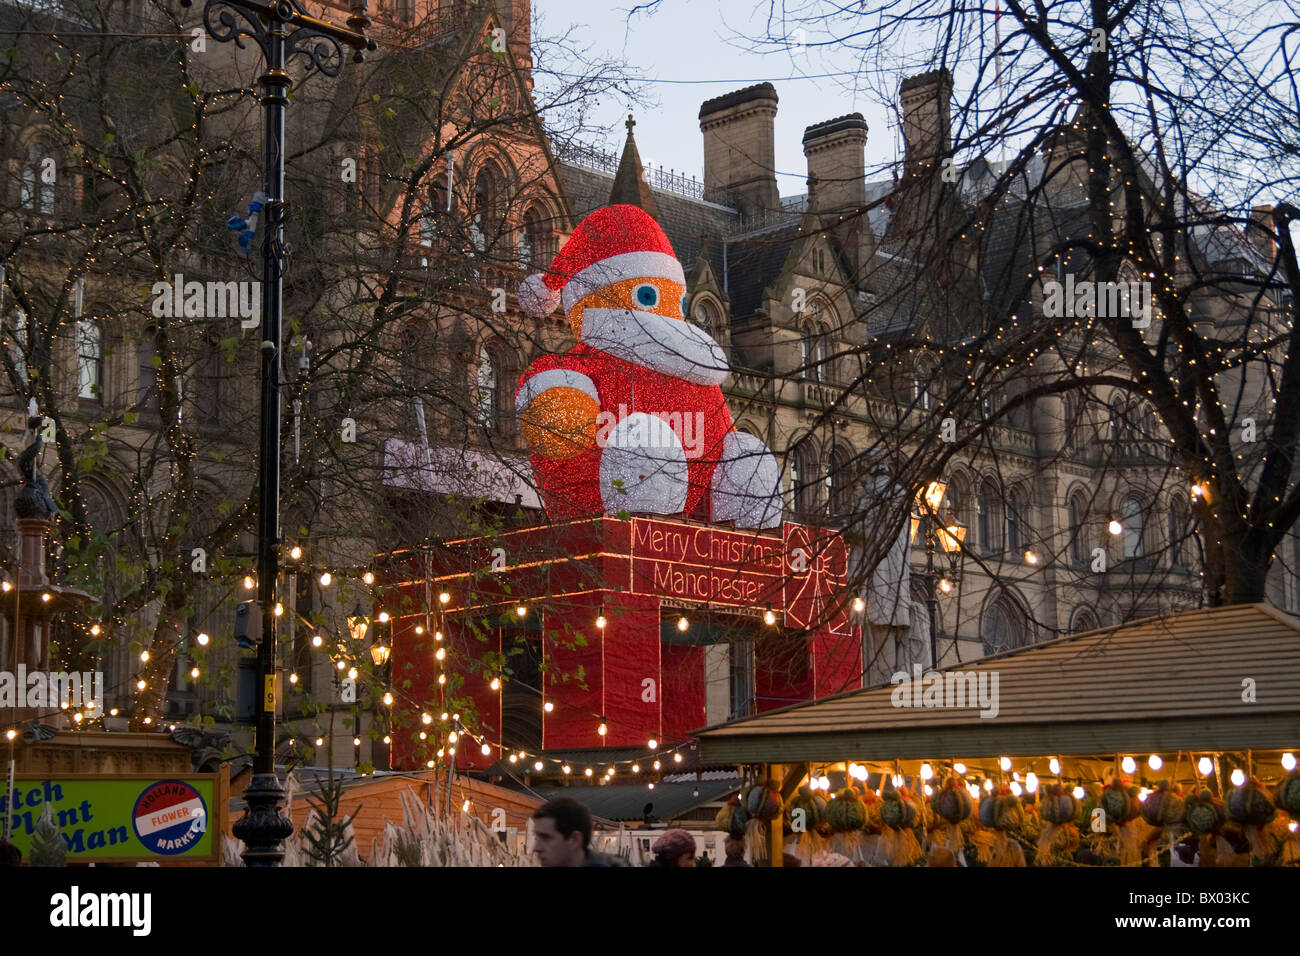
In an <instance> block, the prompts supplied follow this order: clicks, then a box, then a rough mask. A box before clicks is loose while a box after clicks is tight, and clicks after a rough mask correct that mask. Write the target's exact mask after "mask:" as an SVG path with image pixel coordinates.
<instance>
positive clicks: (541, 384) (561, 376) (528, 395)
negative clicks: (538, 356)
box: [515, 368, 600, 412]
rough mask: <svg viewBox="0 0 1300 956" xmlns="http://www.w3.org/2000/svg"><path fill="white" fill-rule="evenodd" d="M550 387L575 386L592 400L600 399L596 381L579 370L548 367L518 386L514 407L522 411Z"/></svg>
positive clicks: (597, 400)
mask: <svg viewBox="0 0 1300 956" xmlns="http://www.w3.org/2000/svg"><path fill="white" fill-rule="evenodd" d="M552 388H576V389H577V390H578V391H580V392H585V393H586V394H587V395H590V396H591V398H592V401H595V402H599V401H600V396H599V395H598V394H596V383H595V382H593V381H592V380H591V379H589V378H588V377H587V376H585V375H583V374H582V373H581V372H575V371H573V370H572V369H567V368H548V369H547V370H546V371H544V372H538V373H537V374H536V375H534V376H533V377H532V378H530V379H528V380H527V381H525V382H524V384H522V385H520V386H519V391H518V392H516V393H515V408H516V409H518V410H519V411H521V412H522V411H523V410H524V409H525V408H527V407H528V404H529V403H530V402H531V401H532V400H533V399H534V398H536V397H537V396H538V395H540V394H542V392H545V391H549V390H550V389H552Z"/></svg>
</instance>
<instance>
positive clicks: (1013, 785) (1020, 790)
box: [1011, 780, 1025, 797]
mask: <svg viewBox="0 0 1300 956" xmlns="http://www.w3.org/2000/svg"><path fill="white" fill-rule="evenodd" d="M1011 792H1012V793H1014V794H1015V795H1016V796H1017V797H1018V796H1020V795H1021V794H1022V793H1024V792H1025V790H1024V787H1022V786H1020V784H1018V783H1016V782H1015V781H1014V780H1012V781H1011Z"/></svg>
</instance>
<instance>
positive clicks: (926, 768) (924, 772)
mask: <svg viewBox="0 0 1300 956" xmlns="http://www.w3.org/2000/svg"><path fill="white" fill-rule="evenodd" d="M933 776H934V768H933V767H931V766H930V765H929V764H928V763H923V764H921V779H922V780H929V779H930V778H931V777H933Z"/></svg>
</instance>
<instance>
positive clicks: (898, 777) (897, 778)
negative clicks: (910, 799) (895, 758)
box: [890, 773, 903, 788]
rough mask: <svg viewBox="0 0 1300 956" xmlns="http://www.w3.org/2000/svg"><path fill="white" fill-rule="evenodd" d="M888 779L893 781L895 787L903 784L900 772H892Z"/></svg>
mask: <svg viewBox="0 0 1300 956" xmlns="http://www.w3.org/2000/svg"><path fill="white" fill-rule="evenodd" d="M890 780H891V781H892V782H893V784H894V787H895V788H897V787H901V786H902V785H903V775H902V774H901V773H896V774H894V775H893V777H891V778H890Z"/></svg>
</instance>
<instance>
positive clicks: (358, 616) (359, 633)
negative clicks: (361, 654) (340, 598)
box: [348, 601, 370, 644]
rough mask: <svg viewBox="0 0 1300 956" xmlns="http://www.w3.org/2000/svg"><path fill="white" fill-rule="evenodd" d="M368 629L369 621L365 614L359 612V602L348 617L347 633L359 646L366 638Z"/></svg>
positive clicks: (361, 611)
mask: <svg viewBox="0 0 1300 956" xmlns="http://www.w3.org/2000/svg"><path fill="white" fill-rule="evenodd" d="M369 627H370V620H369V618H367V617H366V612H365V611H363V610H361V602H359V601H358V602H357V606H356V607H355V608H354V609H353V611H352V613H351V614H349V615H348V633H349V634H351V635H352V640H354V641H356V642H357V643H358V644H360V643H361V642H362V641H363V640H365V637H366V630H367V629H368V628H369Z"/></svg>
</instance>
